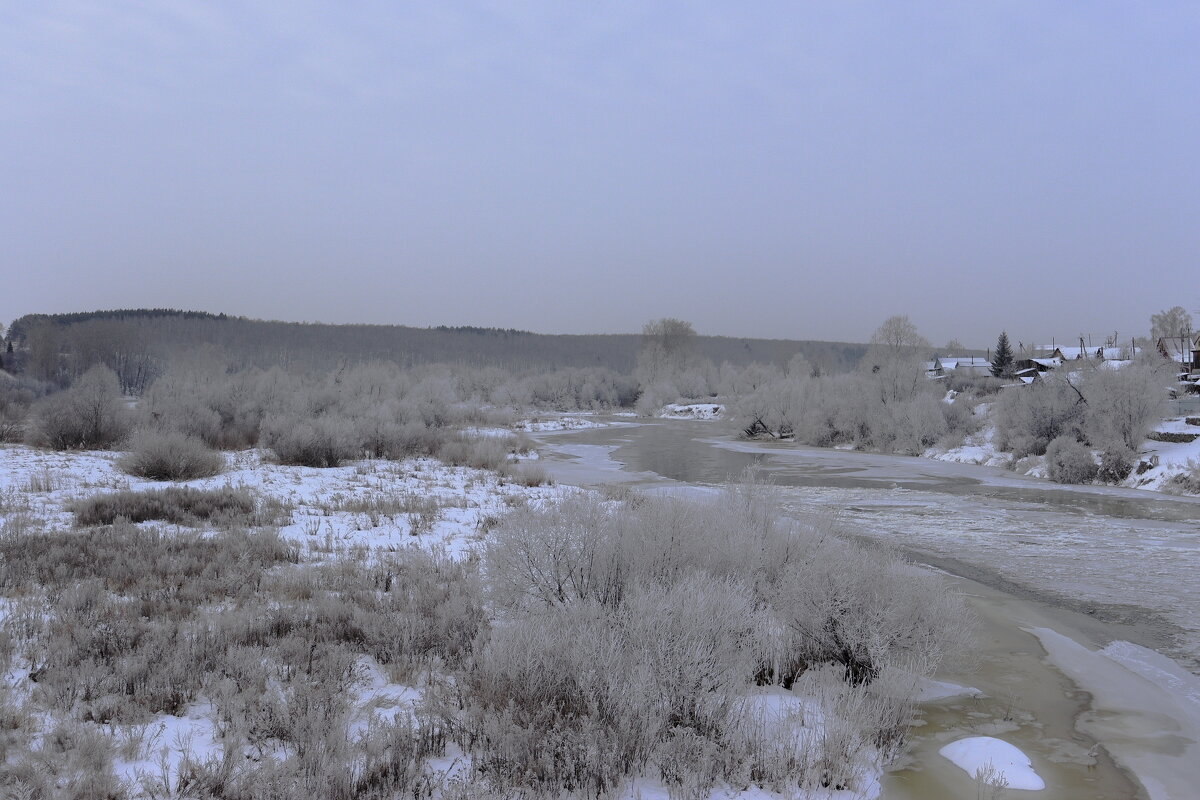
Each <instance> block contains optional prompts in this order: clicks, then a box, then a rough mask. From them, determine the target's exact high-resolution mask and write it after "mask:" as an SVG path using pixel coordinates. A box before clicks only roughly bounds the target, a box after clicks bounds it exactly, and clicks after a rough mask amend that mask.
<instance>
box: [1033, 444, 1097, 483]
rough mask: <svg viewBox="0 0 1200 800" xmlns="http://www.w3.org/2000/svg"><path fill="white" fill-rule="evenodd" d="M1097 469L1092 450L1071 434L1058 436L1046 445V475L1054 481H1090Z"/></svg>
mask: <svg viewBox="0 0 1200 800" xmlns="http://www.w3.org/2000/svg"><path fill="white" fill-rule="evenodd" d="M1097 469H1098V468H1097V466H1096V459H1094V458H1093V457H1092V452H1091V451H1090V450H1088V449H1087V448H1086V447H1085V446H1083V445H1082V444H1080V443H1079V442H1078V441H1076V440H1075V438H1074V437H1072V436H1059V437H1058V438H1057V439H1054V440H1053V441H1052V442H1050V444H1049V445H1047V447H1046V475H1047V476H1048V477H1049V478H1050V480H1052V481H1055V482H1056V483H1090V482H1091V481H1093V480H1094V479H1095V478H1096V473H1097Z"/></svg>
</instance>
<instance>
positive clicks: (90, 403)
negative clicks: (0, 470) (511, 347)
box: [0, 364, 586, 482]
mask: <svg viewBox="0 0 1200 800" xmlns="http://www.w3.org/2000/svg"><path fill="white" fill-rule="evenodd" d="M193 367H194V368H190V369H187V370H183V371H179V372H172V373H169V374H168V375H166V376H164V377H162V378H161V379H160V380H158V381H157V382H156V383H155V384H154V386H153V387H152V388H151V390H150V392H149V393H148V394H147V395H146V396H145V397H144V398H142V400H141V401H140V403H139V404H138V407H137V408H136V410H135V409H131V408H130V407H129V406H128V404H127V403H126V402H125V400H124V399H123V398H122V396H121V394H120V388H119V386H118V382H117V379H116V376H115V375H114V374H113V373H112V371H111V370H109V369H108V368H106V367H103V366H99V367H94V368H92V369H91V370H89V371H88V372H87V373H85V374H84V375H83V376H82V377H81V378H80V379H79V380H78V381H77V382H76V383H75V384H74V385H73V386H71V387H70V388H68V389H66V390H64V391H61V392H58V393H56V394H52V395H49V396H47V397H45V398H44V399H42V400H40V401H38V402H36V403H32V408H31V411H30V414H31V416H30V425H29V430H28V433H27V436H26V438H27V440H28V441H29V442H30V443H32V444H35V445H38V446H43V447H52V448H55V449H93V448H95V449H99V448H113V447H122V448H124V449H125V450H127V451H128V452H127V453H126V454H125V455H124V456H123V457H122V458H120V459H119V460H118V462H117V463H118V466H119V467H120V468H121V469H123V470H125V471H126V472H128V473H130V474H132V475H137V476H139V477H144V478H150V479H154V480H189V479H194V478H203V477H208V476H211V475H215V474H217V473H218V472H220V471H221V469H223V467H224V463H225V460H224V457H223V456H222V455H221V453H220V450H222V449H234V448H244V447H252V446H262V447H264V448H266V449H268V450H270V451H271V452H272V453H273V454H274V456H275V458H277V459H278V460H279V461H280V462H281V463H284V464H298V465H304V466H312V467H335V466H339V465H340V464H342V463H344V462H345V461H348V460H352V459H357V458H363V457H373V458H388V459H400V458H405V457H409V456H436V457H439V458H442V459H443V460H444V461H446V462H447V463H451V464H455V465H467V466H472V467H478V468H488V469H498V470H501V471H506V472H508V473H509V474H510V475H511V476H512V477H513V478H514V479H517V480H521V481H525V482H529V481H533V482H544V480H545V477H544V473H540V472H539V470H538V469H537V468H536V467H529V466H519V467H518V466H512V465H510V460H511V459H510V458H509V456H510V455H511V454H513V453H518V452H521V451H522V450H523V449H525V448H527V447H528V446H529V444H530V443H529V442H528V440H527V439H522V438H520V437H518V436H516V435H512V436H508V437H472V436H464V435H463V434H462V433H461V429H462V428H464V427H465V426H469V425H484V426H497V425H511V423H512V422H513V420H514V418H515V411H514V410H513V409H512V408H511V407H504V408H500V407H494V406H490V405H488V404H486V403H484V402H482V400H481V399H480V397H479V395H478V394H467V395H464V394H463V392H464V391H469V392H481V391H484V389H485V388H486V387H480V386H476V385H473V384H471V383H470V382H469V381H466V380H465V378H464V379H463V380H461V381H460V380H458V379H456V378H454V377H453V376H452V375H451V374H449V373H441V372H437V371H432V370H426V371H425V374H424V375H423V376H417V375H414V374H411V373H410V372H405V371H402V370H400V369H398V368H396V367H394V366H390V365H372V366H362V367H357V368H352V369H344V370H340V371H339V372H337V373H335V374H333V375H328V376H320V377H302V376H296V375H289V374H287V373H285V372H283V371H282V370H278V369H272V370H267V371H265V372H260V371H251V372H244V373H237V374H233V375H229V374H225V373H224V372H223V371H221V370H216V369H212V368H211V365H208V366H205V365H203V364H201V365H199V366H196V365H193ZM564 374H565V373H564ZM475 377H477V378H478V377H480V376H479V375H475ZM464 385H465V390H464ZM585 385H586V384H585ZM491 388H492V389H493V390H494V389H495V388H496V387H495V386H492V387H491ZM464 397H465V398H466V399H464ZM31 402H32V401H31ZM2 411H3V409H0V412H2Z"/></svg>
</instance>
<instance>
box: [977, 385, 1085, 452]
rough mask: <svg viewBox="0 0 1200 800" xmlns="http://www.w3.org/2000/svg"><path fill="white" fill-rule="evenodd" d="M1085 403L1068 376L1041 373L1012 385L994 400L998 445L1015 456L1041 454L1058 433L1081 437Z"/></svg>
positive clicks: (1076, 437)
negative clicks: (1028, 381) (1027, 383)
mask: <svg viewBox="0 0 1200 800" xmlns="http://www.w3.org/2000/svg"><path fill="white" fill-rule="evenodd" d="M1084 405H1085V404H1084V403H1083V402H1082V401H1081V400H1080V395H1079V394H1078V393H1077V392H1076V391H1075V389H1073V388H1072V386H1071V384H1069V383H1068V382H1067V379H1065V378H1062V377H1051V376H1049V375H1047V376H1044V377H1043V378H1042V379H1040V380H1039V381H1038V382H1037V383H1035V384H1033V385H1032V386H1013V387H1010V388H1008V389H1005V390H1004V391H1003V392H1001V394H1000V397H999V399H998V400H997V401H996V407H995V420H996V434H997V439H998V444H999V446H1000V449H1002V450H1008V451H1010V452H1012V453H1013V454H1014V455H1015V456H1016V457H1017V458H1022V457H1024V456H1027V455H1042V454H1043V453H1045V452H1046V447H1047V445H1049V444H1050V442H1051V441H1052V440H1054V439H1056V438H1058V437H1060V436H1067V437H1069V438H1072V439H1079V438H1081V431H1082V428H1083V422H1084V412H1085V408H1084Z"/></svg>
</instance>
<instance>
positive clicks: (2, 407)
mask: <svg viewBox="0 0 1200 800" xmlns="http://www.w3.org/2000/svg"><path fill="white" fill-rule="evenodd" d="M50 389H51V385H50V384H48V383H42V382H41V381H38V380H34V379H32V378H28V377H24V376H21V377H11V376H10V377H8V378H6V379H4V380H0V442H20V441H22V440H23V439H24V438H25V432H26V427H27V425H28V420H29V409H30V408H31V407H32V406H33V404H34V402H36V401H37V400H38V399H40V398H42V397H45V396H46V394H47V393H48V392H49V391H50Z"/></svg>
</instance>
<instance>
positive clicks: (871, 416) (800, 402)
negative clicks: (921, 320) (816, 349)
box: [730, 363, 977, 455]
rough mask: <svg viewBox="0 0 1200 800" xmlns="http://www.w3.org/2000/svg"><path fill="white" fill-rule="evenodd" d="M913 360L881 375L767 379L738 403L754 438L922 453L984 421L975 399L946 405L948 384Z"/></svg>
mask: <svg viewBox="0 0 1200 800" xmlns="http://www.w3.org/2000/svg"><path fill="white" fill-rule="evenodd" d="M915 369H916V368H915V367H912V365H911V364H907V363H905V364H901V365H890V366H888V367H887V368H886V369H881V370H880V371H879V372H874V373H873V372H860V373H855V374H851V375H834V376H829V377H810V376H807V375H801V376H800V377H796V376H787V377H784V376H781V375H776V376H774V378H773V379H771V380H766V381H762V382H760V383H759V384H757V385H755V386H754V387H752V388H751V389H750V390H748V393H746V394H741V395H738V396H736V397H734V398H733V399H732V401H731V403H730V409H731V412H732V415H733V417H734V418H735V419H736V420H737V421H738V422H739V423H740V425H741V427H742V429H743V430H744V431H745V432H746V433H747V435H751V436H755V435H770V436H774V437H778V438H795V440H796V441H797V442H802V443H804V444H811V445H815V446H818V447H828V446H830V445H834V444H853V445H855V446H856V447H860V448H863V449H871V450H880V451H883V452H900V453H906V454H910V455H917V454H920V453H921V452H922V451H924V450H925V449H926V448H928V447H930V446H932V445H934V444H937V443H938V442H939V441H941V440H943V439H945V438H946V437H948V436H958V437H960V438H961V437H962V436H965V435H966V434H967V433H970V432H972V431H973V430H974V429H975V427H976V425H977V423H976V421H975V420H974V419H973V417H972V414H971V408H970V403H971V399H970V398H967V399H964V401H963V403H962V404H961V405H959V404H957V403H954V404H951V403H945V402H943V397H944V395H945V392H944V386H943V384H942V383H940V382H939V383H934V382H931V381H927V380H926V379H925V378H923V377H921V376H920V375H919V373H918V372H916V371H915Z"/></svg>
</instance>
